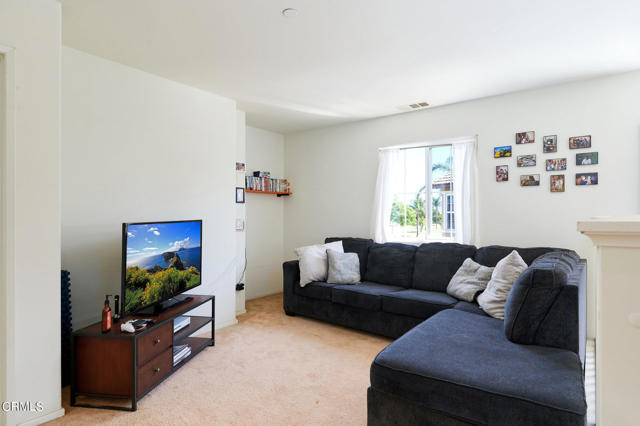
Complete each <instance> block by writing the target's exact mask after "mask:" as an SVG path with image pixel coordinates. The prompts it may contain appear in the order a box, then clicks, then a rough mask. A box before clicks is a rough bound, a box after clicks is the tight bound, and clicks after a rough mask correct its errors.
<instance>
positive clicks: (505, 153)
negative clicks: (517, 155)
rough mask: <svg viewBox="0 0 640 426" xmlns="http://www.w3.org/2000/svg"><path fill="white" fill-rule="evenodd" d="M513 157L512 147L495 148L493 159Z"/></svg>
mask: <svg viewBox="0 0 640 426" xmlns="http://www.w3.org/2000/svg"><path fill="white" fill-rule="evenodd" d="M503 157H511V145H507V146H496V147H495V148H493V158H503Z"/></svg>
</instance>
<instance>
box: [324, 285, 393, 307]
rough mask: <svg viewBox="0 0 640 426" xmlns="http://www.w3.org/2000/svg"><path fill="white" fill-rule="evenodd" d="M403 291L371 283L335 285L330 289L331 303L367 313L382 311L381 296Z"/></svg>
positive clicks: (390, 286) (391, 286)
mask: <svg viewBox="0 0 640 426" xmlns="http://www.w3.org/2000/svg"><path fill="white" fill-rule="evenodd" d="M400 290H404V289H403V288H402V287H398V286H393V285H385V284H378V283H371V282H363V283H362V284H344V285H336V286H334V287H333V288H332V289H331V301H332V302H333V303H340V304H342V305H347V306H351V307H353V308H362V309H367V310H369V311H379V310H381V309H382V295H383V294H389V293H392V292H394V291H400Z"/></svg>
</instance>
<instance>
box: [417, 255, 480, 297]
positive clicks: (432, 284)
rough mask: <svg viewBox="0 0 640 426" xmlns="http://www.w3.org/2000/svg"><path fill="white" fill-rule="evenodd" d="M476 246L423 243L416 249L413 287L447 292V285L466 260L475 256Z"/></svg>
mask: <svg viewBox="0 0 640 426" xmlns="http://www.w3.org/2000/svg"><path fill="white" fill-rule="evenodd" d="M475 252H476V248H475V246H469V245H463V244H456V243H427V244H422V245H421V246H420V247H418V250H417V251H416V259H415V267H414V269H413V283H412V285H411V286H412V287H413V288H418V289H420V290H429V291H440V292H442V293H445V292H446V291H447V285H448V284H449V281H451V278H452V277H453V275H454V274H455V273H456V271H457V270H458V268H460V266H462V263H463V262H464V260H465V259H466V258H468V257H473V255H474V254H475Z"/></svg>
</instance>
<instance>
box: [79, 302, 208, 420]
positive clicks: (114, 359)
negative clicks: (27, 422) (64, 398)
mask: <svg viewBox="0 0 640 426" xmlns="http://www.w3.org/2000/svg"><path fill="white" fill-rule="evenodd" d="M189 296H190V297H191V300H189V301H187V302H185V303H182V304H180V305H179V306H176V307H173V308H169V309H168V310H166V311H165V312H163V313H161V314H159V315H157V316H141V315H133V316H128V317H124V318H122V319H121V320H120V322H117V323H114V324H113V326H112V327H111V330H110V331H109V332H108V333H102V331H101V323H99V322H98V323H95V324H92V325H90V326H88V327H85V328H83V329H81V330H77V331H74V332H73V334H72V337H71V357H72V358H71V363H72V365H71V405H72V406H74V407H90V408H107V409H112V410H126V411H135V410H136V409H137V403H138V401H139V400H140V399H142V398H143V397H144V396H145V395H146V394H147V393H149V392H150V391H151V390H153V388H155V387H156V386H158V385H159V384H160V383H161V382H162V381H163V380H164V379H166V378H167V377H169V376H170V375H171V374H173V373H175V372H176V371H177V370H178V369H179V368H180V367H182V366H183V365H185V364H186V363H187V362H189V361H191V359H193V357H194V356H196V355H197V354H198V353H199V352H201V351H202V350H203V349H205V348H206V347H207V346H213V345H214V343H215V332H214V330H215V296H197V295H189ZM209 301H210V302H211V316H194V315H189V316H190V317H191V323H190V324H189V325H188V326H187V327H185V328H183V329H182V330H179V331H178V332H177V333H175V334H174V333H173V320H174V319H175V318H176V317H178V316H181V315H185V314H186V313H187V312H189V311H191V310H193V309H194V308H197V307H198V306H201V305H203V304H204V303H207V302H209ZM139 318H152V319H154V320H155V321H156V323H155V324H153V325H151V326H147V327H145V328H143V329H141V330H139V331H136V332H135V333H126V332H123V331H120V324H122V323H124V322H125V321H128V320H130V319H139ZM209 323H211V337H190V335H191V334H193V333H195V332H196V331H198V330H200V329H201V328H202V327H204V326H205V325H207V324H209ZM185 343H186V344H189V345H190V346H191V355H189V356H188V357H187V358H185V359H184V360H182V361H181V362H180V363H179V364H177V365H176V366H174V365H173V346H174V345H178V344H185ZM78 398H82V400H83V401H82V402H78ZM85 399H88V400H97V401H99V402H98V403H90V402H85ZM118 400H119V401H120V402H122V401H124V402H128V403H129V404H130V406H127V405H112V404H107V403H106V402H111V401H113V402H116V401H118Z"/></svg>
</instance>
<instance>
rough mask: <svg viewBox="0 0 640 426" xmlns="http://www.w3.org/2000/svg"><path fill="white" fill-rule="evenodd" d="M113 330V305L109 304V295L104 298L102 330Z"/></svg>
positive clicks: (105, 331) (104, 331) (106, 331)
mask: <svg viewBox="0 0 640 426" xmlns="http://www.w3.org/2000/svg"><path fill="white" fill-rule="evenodd" d="M109 331H111V306H109V295H108V294H107V295H106V296H105V298H104V308H102V332H103V333H108V332H109Z"/></svg>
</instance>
